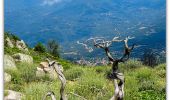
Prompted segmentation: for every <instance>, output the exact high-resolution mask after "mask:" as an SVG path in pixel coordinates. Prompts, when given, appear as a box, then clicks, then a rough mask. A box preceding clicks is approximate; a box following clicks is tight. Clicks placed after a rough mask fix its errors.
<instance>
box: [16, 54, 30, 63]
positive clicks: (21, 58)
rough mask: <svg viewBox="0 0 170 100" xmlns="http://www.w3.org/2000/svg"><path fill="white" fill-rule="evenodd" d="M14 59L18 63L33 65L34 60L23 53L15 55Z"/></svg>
mask: <svg viewBox="0 0 170 100" xmlns="http://www.w3.org/2000/svg"><path fill="white" fill-rule="evenodd" d="M13 58H14V60H15V61H16V62H25V63H33V58H32V57H31V56H29V55H25V54H22V53H17V54H14V55H13Z"/></svg>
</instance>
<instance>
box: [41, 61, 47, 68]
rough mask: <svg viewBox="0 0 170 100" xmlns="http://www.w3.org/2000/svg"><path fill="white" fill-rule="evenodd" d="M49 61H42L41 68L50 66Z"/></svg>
mask: <svg viewBox="0 0 170 100" xmlns="http://www.w3.org/2000/svg"><path fill="white" fill-rule="evenodd" d="M48 65H49V64H48V62H41V63H40V68H48Z"/></svg>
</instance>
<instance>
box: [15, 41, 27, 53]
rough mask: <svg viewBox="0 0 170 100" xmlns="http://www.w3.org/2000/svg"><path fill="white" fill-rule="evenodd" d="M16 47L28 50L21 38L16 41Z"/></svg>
mask: <svg viewBox="0 0 170 100" xmlns="http://www.w3.org/2000/svg"><path fill="white" fill-rule="evenodd" d="M16 47H17V48H18V49H20V50H24V51H28V48H27V46H26V44H25V42H24V41H23V40H21V41H16Z"/></svg>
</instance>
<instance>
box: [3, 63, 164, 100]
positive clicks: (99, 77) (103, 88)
mask: <svg viewBox="0 0 170 100" xmlns="http://www.w3.org/2000/svg"><path fill="white" fill-rule="evenodd" d="M68 64H69V63H68ZM36 66H37V64H33V65H26V64H18V65H17V67H18V70H7V72H8V73H10V74H11V75H12V81H11V82H10V83H9V84H5V89H12V90H16V91H20V92H22V93H24V94H25V98H27V100H37V99H41V98H43V95H44V94H45V93H46V92H47V91H54V92H55V93H56V94H59V88H60V82H59V80H55V81H51V80H50V79H49V78H48V77H46V78H41V79H40V78H36V77H35V67H36ZM139 66H142V67H139V68H138V67H136V68H133V67H132V68H130V69H129V70H124V73H125V76H126V78H125V82H126V84H125V98H126V100H163V99H165V97H166V94H165V89H166V87H165V83H166V80H165V76H166V75H165V74H166V73H165V72H166V71H165V66H166V65H165V64H163V65H159V66H156V67H155V68H149V67H147V66H143V65H139ZM122 67H126V65H122ZM129 67H130V65H129ZM109 69H110V67H109V66H98V67H90V66H86V67H81V66H77V65H75V66H74V65H73V64H70V68H67V69H64V74H65V76H66V79H67V85H66V93H67V95H68V96H69V100H80V99H81V98H80V97H77V96H75V95H73V94H72V93H74V94H78V95H81V96H82V97H84V98H86V99H88V100H108V99H109V98H110V97H111V96H112V95H113V92H114V87H113V83H112V81H111V80H109V79H107V78H106V75H107V74H106V73H107V72H108V70H109ZM122 69H123V68H122ZM57 96H59V95H57ZM28 98H29V99H28ZM57 98H59V97H57Z"/></svg>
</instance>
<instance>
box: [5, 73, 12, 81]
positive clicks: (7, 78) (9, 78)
mask: <svg viewBox="0 0 170 100" xmlns="http://www.w3.org/2000/svg"><path fill="white" fill-rule="evenodd" d="M4 81H5V83H8V82H10V81H11V75H10V74H8V73H6V72H5V74H4Z"/></svg>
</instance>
